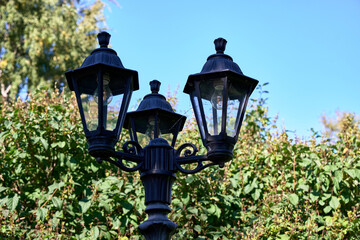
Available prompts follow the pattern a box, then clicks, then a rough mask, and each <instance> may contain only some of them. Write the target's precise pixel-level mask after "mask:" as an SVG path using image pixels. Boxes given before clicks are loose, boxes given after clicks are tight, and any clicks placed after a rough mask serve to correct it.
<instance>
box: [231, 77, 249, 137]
mask: <svg viewBox="0 0 360 240" xmlns="http://www.w3.org/2000/svg"><path fill="white" fill-rule="evenodd" d="M228 89H229V94H228V96H229V99H228V106H227V123H226V133H227V135H228V136H230V137H235V136H236V133H237V129H238V128H239V127H240V125H241V123H242V121H243V119H244V115H245V110H246V103H247V99H248V94H247V92H246V90H245V89H246V88H245V89H244V86H242V84H241V83H236V82H234V83H232V82H231V83H230V84H229V88H228Z"/></svg>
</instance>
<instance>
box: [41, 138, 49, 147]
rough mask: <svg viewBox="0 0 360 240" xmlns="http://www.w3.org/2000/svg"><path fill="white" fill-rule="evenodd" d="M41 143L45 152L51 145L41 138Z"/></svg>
mask: <svg viewBox="0 0 360 240" xmlns="http://www.w3.org/2000/svg"><path fill="white" fill-rule="evenodd" d="M40 142H41V144H42V145H43V147H44V148H45V150H47V149H48V147H49V143H48V142H47V141H46V140H45V139H44V138H40Z"/></svg>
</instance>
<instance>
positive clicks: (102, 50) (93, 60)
mask: <svg viewBox="0 0 360 240" xmlns="http://www.w3.org/2000/svg"><path fill="white" fill-rule="evenodd" d="M110 37H111V35H110V34H109V33H108V32H100V33H99V34H98V35H97V38H98V42H99V45H100V47H99V48H96V49H95V50H93V51H92V52H91V54H90V55H89V56H88V57H86V59H85V60H84V62H83V63H82V64H81V67H79V68H77V69H73V70H69V71H67V72H66V73H65V75H66V78H67V79H68V84H69V88H70V90H72V91H73V90H74V86H73V83H72V81H71V80H70V79H71V76H72V75H73V74H75V73H76V75H79V74H80V75H83V74H86V73H89V72H93V71H94V69H97V68H96V66H104V67H106V68H108V69H112V70H113V71H116V72H120V73H121V74H122V75H124V76H132V77H133V82H132V84H133V91H135V90H138V89H139V80H138V73H137V72H136V71H134V70H131V69H127V68H125V67H124V65H123V64H122V62H121V60H120V58H119V57H118V55H117V53H116V51H115V50H113V49H111V48H109V47H108V45H109V42H110ZM69 80H70V81H69Z"/></svg>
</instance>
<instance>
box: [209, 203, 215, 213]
mask: <svg viewBox="0 0 360 240" xmlns="http://www.w3.org/2000/svg"><path fill="white" fill-rule="evenodd" d="M207 211H208V213H210V214H214V213H215V211H216V206H215V205H214V204H211V205H210V208H208V209H207Z"/></svg>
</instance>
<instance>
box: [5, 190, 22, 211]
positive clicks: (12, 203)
mask: <svg viewBox="0 0 360 240" xmlns="http://www.w3.org/2000/svg"><path fill="white" fill-rule="evenodd" d="M19 199H20V197H19V195H17V194H15V195H14V196H13V197H12V198H8V200H7V206H8V208H9V209H10V211H14V210H15V209H16V207H17V205H18V203H19Z"/></svg>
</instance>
